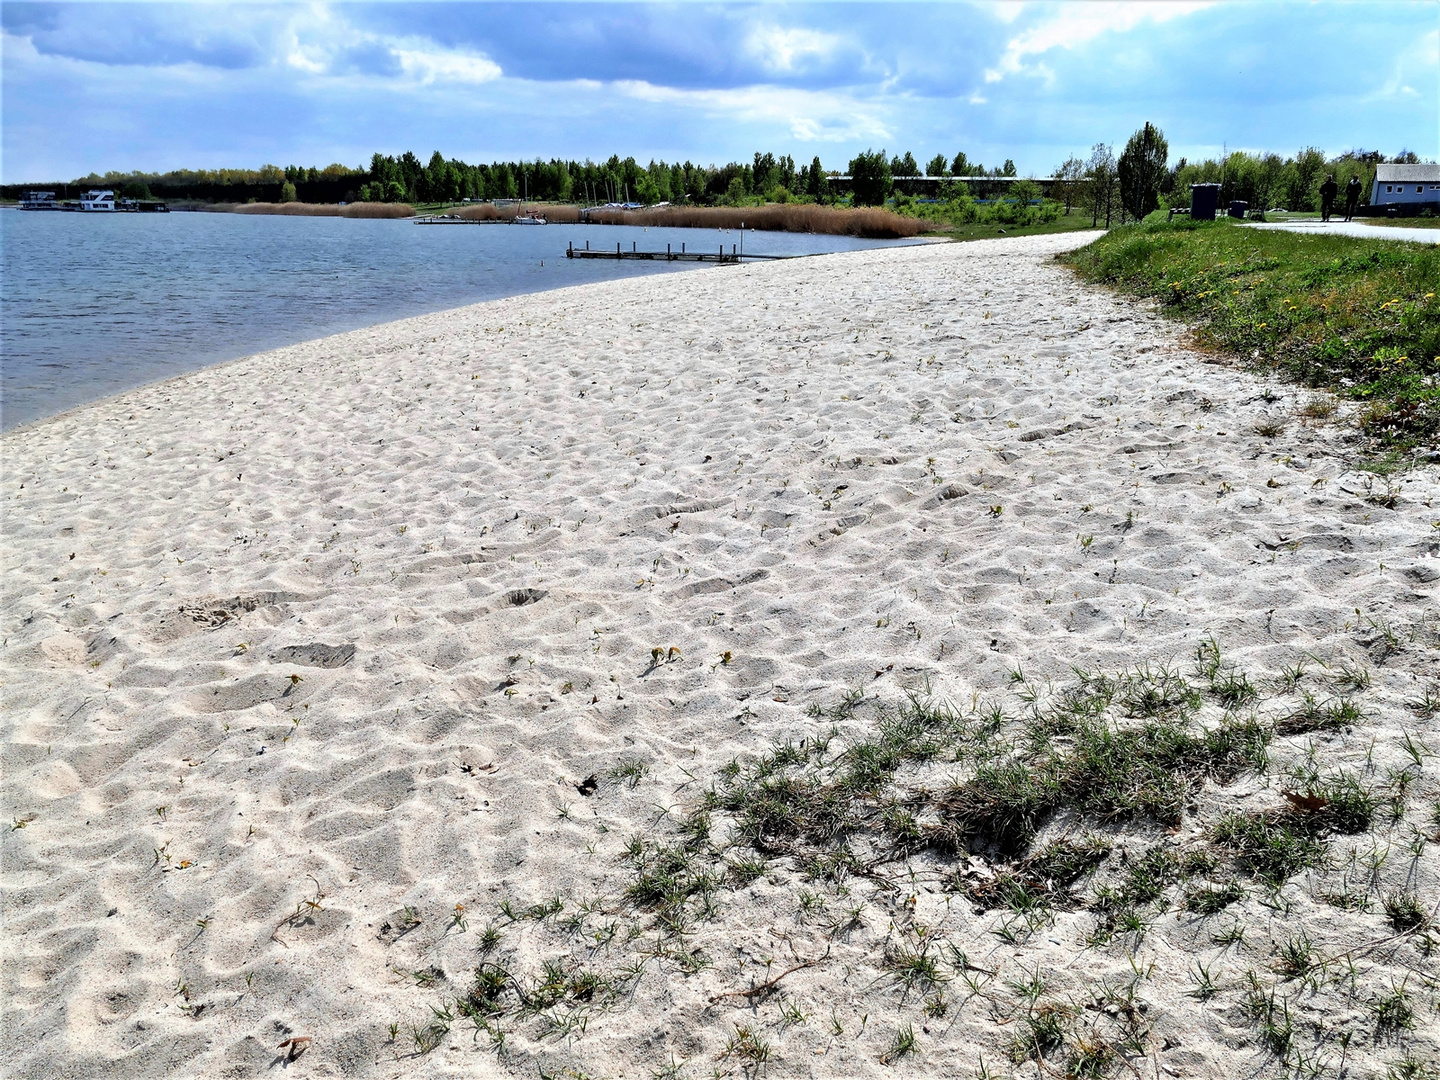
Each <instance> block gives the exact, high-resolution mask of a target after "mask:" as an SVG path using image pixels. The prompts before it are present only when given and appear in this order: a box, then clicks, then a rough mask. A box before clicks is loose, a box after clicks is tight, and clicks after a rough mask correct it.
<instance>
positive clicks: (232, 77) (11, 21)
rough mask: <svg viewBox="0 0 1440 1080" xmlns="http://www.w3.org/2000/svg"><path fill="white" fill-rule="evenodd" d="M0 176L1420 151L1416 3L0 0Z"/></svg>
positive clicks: (1430, 130)
mask: <svg viewBox="0 0 1440 1080" xmlns="http://www.w3.org/2000/svg"><path fill="white" fill-rule="evenodd" d="M0 23H3V43H0V47H3V95H4V97H3V139H0V153H3V160H0V176H3V179H4V180H5V182H7V183H17V182H24V181H28V180H55V179H70V178H73V177H77V176H80V175H83V174H85V173H88V172H90V171H92V170H94V171H98V172H103V171H105V170H107V169H126V170H128V169H146V170H163V169H169V168H179V167H191V168H202V167H203V168H215V167H221V166H250V167H254V166H258V165H261V164H264V163H266V162H273V163H276V164H280V165H286V164H292V163H293V164H305V165H325V164H327V163H329V162H331V161H341V162H345V163H347V164H352V165H360V164H362V163H365V162H367V161H368V159H369V156H370V154H371V152H372V151H375V150H381V151H384V152H386V153H399V152H401V151H404V150H407V149H411V150H414V151H415V152H416V153H418V154H420V155H422V157H428V156H429V154H430V152H431V151H432V150H436V149H438V150H440V151H441V152H442V153H444V154H446V155H447V156H454V157H460V158H464V159H465V160H469V161H478V160H492V159H514V158H518V157H527V158H533V157H537V156H539V157H552V156H563V157H575V158H584V157H587V156H588V157H594V158H597V159H599V158H604V157H608V156H609V155H610V154H611V153H612V152H619V153H620V154H622V155H625V154H634V155H635V156H636V157H637V158H639V159H641V160H642V161H644V160H647V159H649V158H652V157H654V158H664V159H667V160H677V159H679V160H684V159H690V160H693V161H696V162H700V163H707V164H708V163H711V162H724V161H727V160H732V159H742V160H744V159H748V158H749V156H750V155H751V153H752V152H754V151H755V150H773V151H774V152H776V153H790V154H793V155H794V156H795V157H796V158H797V159H798V160H804V161H808V160H809V159H810V158H811V157H812V156H814V155H817V154H818V155H819V156H820V158H821V161H822V162H823V163H824V164H825V165H826V167H843V165H844V164H845V162H846V161H847V160H848V159H849V157H850V156H851V155H852V154H853V153H854V152H855V151H857V150H860V149H864V148H866V147H871V146H873V147H877V148H878V147H882V146H883V147H886V148H888V149H889V150H890V151H891V152H892V153H897V152H903V151H906V150H909V151H912V152H913V153H914V154H915V156H916V158H918V159H919V160H920V162H921V163H922V164H923V163H924V162H925V161H926V160H928V159H929V158H930V157H931V156H932V155H934V154H935V153H944V154H946V155H947V156H953V155H954V154H955V152H956V151H957V150H964V151H965V152H966V153H967V154H969V156H970V157H971V159H972V160H979V161H982V162H984V163H985V164H987V165H993V164H998V163H999V162H1001V161H1002V160H1003V159H1004V158H1007V157H1009V158H1013V159H1014V160H1015V163H1016V164H1017V166H1019V168H1020V170H1021V171H1022V173H1035V174H1044V173H1047V172H1048V171H1049V170H1050V169H1051V168H1052V167H1053V166H1054V165H1055V164H1056V163H1058V162H1059V161H1061V160H1063V159H1064V158H1065V157H1067V156H1069V155H1070V154H1072V153H1075V154H1082V155H1083V153H1084V152H1085V151H1086V150H1088V148H1089V147H1090V146H1091V145H1092V144H1094V143H1096V142H1110V143H1116V144H1123V142H1124V140H1125V139H1126V137H1127V136H1128V135H1129V134H1130V132H1132V131H1133V130H1134V129H1135V128H1136V127H1138V126H1139V125H1140V124H1141V123H1143V122H1144V121H1146V120H1151V121H1153V122H1155V123H1157V124H1159V125H1160V127H1161V128H1162V129H1164V131H1165V132H1166V134H1167V136H1168V138H1169V140H1170V146H1171V157H1172V159H1173V158H1175V157H1178V156H1180V155H1182V154H1184V155H1187V156H1189V157H1190V158H1192V159H1194V158H1196V157H1201V156H1208V155H1214V154H1218V153H1219V151H1220V149H1221V146H1222V144H1228V145H1229V146H1230V147H1231V148H1244V149H1263V150H1275V151H1278V152H1282V153H1293V152H1294V151H1295V150H1296V149H1298V148H1299V147H1302V146H1306V145H1314V146H1319V147H1321V148H1322V149H1324V150H1326V151H1329V152H1338V151H1341V150H1344V149H1347V148H1351V147H1365V148H1378V149H1380V150H1383V151H1384V152H1385V153H1386V154H1394V153H1396V152H1397V151H1399V150H1400V149H1401V148H1402V147H1406V148H1409V149H1412V150H1414V151H1416V152H1417V153H1418V154H1420V155H1421V157H1422V158H1428V159H1434V158H1436V157H1437V156H1440V4H1437V3H1435V2H1433V0H1431V2H1407V3H1367V4H1355V3H1346V4H1341V3H1324V2H1321V3H1310V4H1290V3H1243V2H1228V3H1202V2H1196V3H1190V2H1180V0H1175V2H1167V3H1143V2H1128V3H1125V2H1122V3H1063V4H1056V3H1037V4H1029V3H948V4H898V3H890V4H862V3H845V4H794V5H791V4H764V5H746V4H660V3H643V4H611V3H582V4H576V3H553V4H478V3H441V4H433V3H399V4H396V3H380V4H327V3H313V4H305V5H273V4H212V3H204V4H146V3H121V4H88V3H82V4H45V3H10V2H5V3H3V5H0Z"/></svg>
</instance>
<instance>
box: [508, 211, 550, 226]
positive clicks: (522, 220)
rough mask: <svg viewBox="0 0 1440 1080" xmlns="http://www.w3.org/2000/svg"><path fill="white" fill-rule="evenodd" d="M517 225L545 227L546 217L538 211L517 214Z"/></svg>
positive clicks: (515, 222)
mask: <svg viewBox="0 0 1440 1080" xmlns="http://www.w3.org/2000/svg"><path fill="white" fill-rule="evenodd" d="M514 224H516V225H544V224H546V221H545V215H544V214H542V213H540V211H538V210H531V211H530V212H529V213H528V214H517V215H516V217H515V220H514Z"/></svg>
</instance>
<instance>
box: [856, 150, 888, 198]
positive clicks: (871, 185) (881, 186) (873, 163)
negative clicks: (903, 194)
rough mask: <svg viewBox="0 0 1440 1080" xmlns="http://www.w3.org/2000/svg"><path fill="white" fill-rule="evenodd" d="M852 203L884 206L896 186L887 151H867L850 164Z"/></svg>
mask: <svg viewBox="0 0 1440 1080" xmlns="http://www.w3.org/2000/svg"><path fill="white" fill-rule="evenodd" d="M850 184H851V191H852V193H853V197H852V201H853V202H854V203H855V205H856V206H883V205H885V200H886V199H887V198H889V197H890V191H891V189H892V188H893V187H894V186H895V175H894V173H892V172H891V171H890V159H889V158H887V157H886V156H885V151H884V150H881V151H879V152H878V153H876V152H875V151H874V150H866V151H864V152H863V153H861V154H860V155H859V156H857V157H855V158H854V159H852V160H851V162H850Z"/></svg>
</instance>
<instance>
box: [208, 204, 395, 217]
mask: <svg viewBox="0 0 1440 1080" xmlns="http://www.w3.org/2000/svg"><path fill="white" fill-rule="evenodd" d="M216 209H217V210H219V209H228V210H229V211H230V212H231V213H234V214H279V215H282V216H286V217H348V218H408V217H414V216H415V211H414V209H413V208H412V207H410V206H409V205H408V204H406V203H373V202H357V203H347V204H346V205H345V206H340V205H338V204H337V203H302V202H286V203H262V202H256V203H235V204H233V205H230V206H217V207H216Z"/></svg>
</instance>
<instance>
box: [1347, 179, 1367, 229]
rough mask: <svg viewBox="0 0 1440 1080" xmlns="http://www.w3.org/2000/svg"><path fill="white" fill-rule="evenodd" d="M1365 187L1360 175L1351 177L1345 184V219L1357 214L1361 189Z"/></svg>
mask: <svg viewBox="0 0 1440 1080" xmlns="http://www.w3.org/2000/svg"><path fill="white" fill-rule="evenodd" d="M1362 187H1364V185H1363V184H1361V183H1360V178H1359V177H1358V176H1352V177H1350V182H1349V183H1348V184H1346V185H1345V220H1346V221H1349V220H1350V219H1351V218H1353V217H1354V216H1355V211H1356V210H1358V209H1359V208H1360V189H1361V188H1362Z"/></svg>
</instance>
